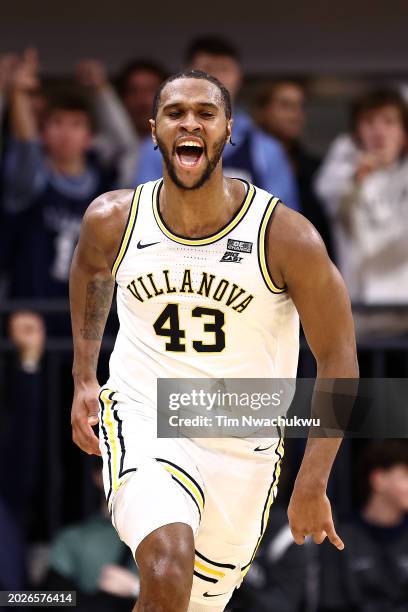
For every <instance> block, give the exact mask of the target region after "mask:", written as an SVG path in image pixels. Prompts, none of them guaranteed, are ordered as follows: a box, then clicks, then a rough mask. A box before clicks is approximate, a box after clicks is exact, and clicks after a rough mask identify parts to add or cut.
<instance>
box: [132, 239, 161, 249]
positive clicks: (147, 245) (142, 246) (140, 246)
mask: <svg viewBox="0 0 408 612" xmlns="http://www.w3.org/2000/svg"><path fill="white" fill-rule="evenodd" d="M159 243H160V240H159V242H149V243H148V244H142V243H141V242H140V240H139V242H138V243H137V248H138V249H145V248H146V247H149V246H153V245H154V244H159Z"/></svg>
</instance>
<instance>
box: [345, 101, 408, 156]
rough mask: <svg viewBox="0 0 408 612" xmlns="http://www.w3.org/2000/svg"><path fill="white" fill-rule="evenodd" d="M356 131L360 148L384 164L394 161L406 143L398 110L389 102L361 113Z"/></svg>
mask: <svg viewBox="0 0 408 612" xmlns="http://www.w3.org/2000/svg"><path fill="white" fill-rule="evenodd" d="M356 131H357V138H358V140H359V142H360V144H361V146H362V148H363V149H364V150H365V151H366V152H367V153H372V154H374V155H378V156H380V157H381V159H382V162H383V163H384V164H392V163H394V162H395V161H396V160H397V159H398V158H399V157H400V155H401V154H402V152H403V150H404V148H405V147H406V144H407V135H406V133H405V130H404V125H403V121H402V117H401V113H400V110H399V109H398V108H397V107H396V106H393V105H391V104H390V105H387V106H383V107H382V108H378V109H373V110H370V111H366V112H364V113H362V114H361V115H360V117H358V119H357V128H356Z"/></svg>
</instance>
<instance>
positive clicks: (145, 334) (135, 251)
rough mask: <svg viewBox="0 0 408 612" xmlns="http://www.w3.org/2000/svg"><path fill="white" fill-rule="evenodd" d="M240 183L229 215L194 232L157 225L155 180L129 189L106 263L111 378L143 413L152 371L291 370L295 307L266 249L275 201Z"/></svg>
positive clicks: (151, 400)
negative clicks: (121, 227) (113, 316)
mask: <svg viewBox="0 0 408 612" xmlns="http://www.w3.org/2000/svg"><path fill="white" fill-rule="evenodd" d="M237 180H239V179H237ZM244 183H245V185H246V189H247V191H246V195H245V199H244V201H243V203H242V205H241V206H240V208H239V209H238V211H237V212H236V214H235V215H234V217H233V218H232V219H231V221H230V222H229V223H228V224H227V225H226V226H225V227H223V228H222V229H220V230H219V231H218V232H217V233H215V234H213V235H211V236H207V237H206V238H199V239H192V238H185V237H182V236H178V235H176V234H174V233H172V232H171V230H170V229H169V228H168V227H167V226H166V225H165V223H164V221H163V219H162V217H161V214H160V210H159V194H160V190H161V188H162V184H163V181H162V179H160V180H158V181H153V182H149V183H145V184H143V185H140V186H139V187H138V188H137V189H136V191H135V194H134V198H133V202H132V206H131V209H130V212H129V218H128V222H127V226H126V229H125V232H124V235H123V239H122V243H121V246H120V249H119V253H118V255H117V258H116V260H115V262H114V265H113V268H112V274H113V275H114V277H115V279H116V282H117V285H118V286H117V307H118V316H119V322H120V329H119V333H118V337H117V340H116V343H115V348H114V350H113V353H112V356H111V360H110V380H109V386H110V387H111V388H112V389H116V390H118V391H121V392H123V393H126V394H127V395H128V396H129V397H131V398H132V399H133V400H134V401H136V402H140V404H141V406H140V408H141V409H142V410H143V412H144V414H148V413H150V410H154V411H155V409H156V382H157V379H158V378H186V377H187V378H202V377H211V378H294V377H296V371H297V364H298V353H299V318H298V314H297V311H296V309H295V307H294V304H293V302H292V300H291V298H290V297H289V295H288V293H287V292H286V290H285V288H282V287H278V286H276V285H275V284H274V282H273V279H272V278H271V276H270V274H269V272H268V267H267V261H266V254H265V234H266V228H267V224H268V221H269V219H270V217H271V215H272V213H273V211H274V209H275V207H276V205H277V204H278V202H279V200H278V198H275V197H273V196H271V195H270V194H269V193H267V192H265V191H263V190H262V189H258V188H257V187H254V186H253V185H250V184H248V183H246V182H245V181H244ZM150 414H151V413H150Z"/></svg>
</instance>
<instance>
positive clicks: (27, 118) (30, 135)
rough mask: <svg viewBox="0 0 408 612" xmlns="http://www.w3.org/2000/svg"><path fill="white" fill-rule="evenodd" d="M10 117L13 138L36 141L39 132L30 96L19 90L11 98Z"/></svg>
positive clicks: (14, 91)
mask: <svg viewBox="0 0 408 612" xmlns="http://www.w3.org/2000/svg"><path fill="white" fill-rule="evenodd" d="M10 117H11V129H12V133H13V136H14V137H15V138H17V139H18V140H35V139H36V138H37V137H38V131H37V126H36V121H35V117H34V113H33V111H32V102H31V100H30V97H29V95H28V94H27V93H26V92H25V91H22V90H20V89H18V88H16V89H14V90H13V91H12V93H11V96H10Z"/></svg>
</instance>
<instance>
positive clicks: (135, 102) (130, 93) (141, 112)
mask: <svg viewBox="0 0 408 612" xmlns="http://www.w3.org/2000/svg"><path fill="white" fill-rule="evenodd" d="M160 83H161V79H160V77H159V75H158V74H156V73H154V72H151V71H150V70H135V71H134V72H132V73H131V74H130V75H129V77H128V80H127V83H126V87H125V92H124V94H123V103H124V105H125V106H126V109H127V111H128V113H129V115H130V117H131V119H132V122H133V124H134V126H135V128H136V131H137V133H138V134H139V136H142V137H143V136H147V135H148V134H150V126H149V119H150V117H151V113H152V106H153V99H154V95H155V93H156V91H157V89H158V88H159V86H160Z"/></svg>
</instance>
